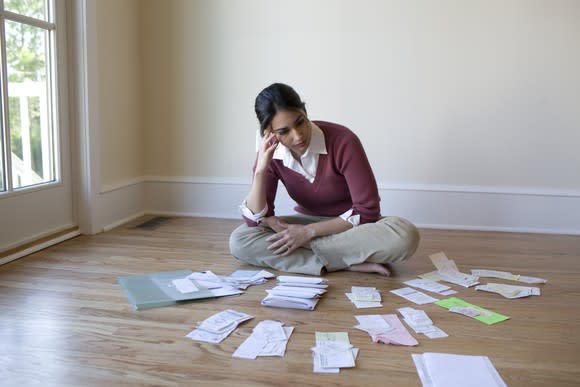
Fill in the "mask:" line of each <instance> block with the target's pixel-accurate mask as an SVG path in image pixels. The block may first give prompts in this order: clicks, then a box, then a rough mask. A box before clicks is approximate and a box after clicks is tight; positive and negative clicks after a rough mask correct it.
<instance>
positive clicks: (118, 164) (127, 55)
mask: <svg viewBox="0 0 580 387" xmlns="http://www.w3.org/2000/svg"><path fill="white" fill-rule="evenodd" d="M95 5H96V10H97V15H96V17H97V21H98V36H97V41H98V47H97V49H98V52H99V56H98V71H99V73H98V80H99V109H100V114H99V116H100V117H99V124H100V125H99V127H100V128H99V135H100V141H101V146H100V170H101V176H102V179H101V184H102V186H101V188H102V189H103V190H107V189H108V188H110V187H111V186H116V185H118V184H123V183H124V182H126V181H127V180H131V179H138V178H141V177H142V176H143V174H144V171H145V163H144V157H143V156H144V144H145V141H144V130H143V125H142V121H143V112H142V89H143V86H142V82H143V79H142V72H143V67H142V65H141V63H142V60H141V36H140V34H141V24H140V23H141V9H140V2H139V0H123V1H118V0H98V1H96V2H95Z"/></svg>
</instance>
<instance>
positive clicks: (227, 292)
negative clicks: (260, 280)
mask: <svg viewBox="0 0 580 387" xmlns="http://www.w3.org/2000/svg"><path fill="white" fill-rule="evenodd" d="M180 281H182V285H183V284H184V283H185V282H186V281H194V282H196V283H198V284H199V285H201V286H203V287H205V288H207V289H208V290H209V291H210V292H211V294H213V295H214V296H215V297H220V296H231V295H235V294H241V293H243V292H242V291H241V290H239V289H238V288H236V287H234V286H231V285H229V284H227V283H225V282H223V281H222V280H221V279H220V277H219V276H217V275H215V274H214V273H212V272H211V271H209V270H208V271H200V272H194V273H191V274H190V275H188V276H187V277H186V278H184V279H181V280H180Z"/></svg>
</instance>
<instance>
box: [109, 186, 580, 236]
mask: <svg viewBox="0 0 580 387" xmlns="http://www.w3.org/2000/svg"><path fill="white" fill-rule="evenodd" d="M249 187H250V181H249V180H248V179H238V178H232V179H228V178H213V177H212V178H197V177H176V178H171V177H157V176H149V177H144V178H143V179H137V180H131V181H128V182H127V184H126V185H123V184H122V183H121V184H116V185H115V186H114V189H112V190H109V191H106V190H103V193H102V194H101V195H102V196H103V200H102V202H101V205H102V207H103V208H102V211H101V212H102V218H103V219H102V220H103V223H102V225H103V227H102V228H103V229H104V230H109V229H111V228H114V227H116V226H118V225H120V224H122V223H124V222H126V221H128V220H132V219H134V218H136V217H138V216H141V215H143V214H155V215H173V216H196V217H209V218H225V219H240V221H241V218H240V215H239V211H238V205H239V204H240V203H241V202H242V200H243V199H244V197H245V196H246V194H247V192H248V190H249ZM379 192H380V195H381V199H382V200H381V212H382V214H383V215H396V216H401V217H404V218H406V219H409V220H410V221H412V222H414V223H415V224H416V225H417V226H419V227H424V228H440V229H458V230H485V231H504V232H531V233H551V234H573V235H580V192H577V191H572V190H542V189H522V188H517V187H515V188H498V189H494V187H480V186H477V187H474V186H437V185H401V184H384V183H383V184H380V185H379ZM278 193H279V195H278V198H277V201H276V210H277V213H291V212H292V208H293V203H292V200H291V199H290V198H289V197H288V195H287V194H286V191H285V190H284V188H283V187H281V188H280V189H279V190H278Z"/></svg>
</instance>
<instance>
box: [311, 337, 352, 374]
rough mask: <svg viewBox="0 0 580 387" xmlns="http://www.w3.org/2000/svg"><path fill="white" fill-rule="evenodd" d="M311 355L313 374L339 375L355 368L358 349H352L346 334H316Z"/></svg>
mask: <svg viewBox="0 0 580 387" xmlns="http://www.w3.org/2000/svg"><path fill="white" fill-rule="evenodd" d="M312 355H313V363H314V367H313V371H314V372H322V373H339V372H340V369H341V368H352V367H354V366H355V360H356V357H357V355H358V348H353V346H352V345H351V344H350V341H349V339H348V333H346V332H316V346H315V347H314V348H312Z"/></svg>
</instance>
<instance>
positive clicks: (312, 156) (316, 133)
mask: <svg viewBox="0 0 580 387" xmlns="http://www.w3.org/2000/svg"><path fill="white" fill-rule="evenodd" d="M310 127H311V134H310V145H309V146H308V149H306V152H304V154H303V155H302V156H300V162H299V161H298V160H296V159H295V158H294V156H292V152H291V151H290V149H288V148H287V147H286V146H284V145H282V143H280V144H279V145H278V147H277V148H276V150H275V151H274V156H273V158H274V159H277V160H282V163H283V164H284V166H285V167H286V168H290V169H291V170H293V171H294V172H296V173H299V174H300V175H302V176H303V177H304V178H305V179H306V180H308V181H309V182H311V183H312V182H314V179H315V178H316V170H317V169H318V157H319V156H320V155H325V154H327V152H326V143H325V141H324V133H322V130H321V129H320V128H319V127H318V126H317V125H316V124H315V123H313V122H312V123H311V125H310Z"/></svg>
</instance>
